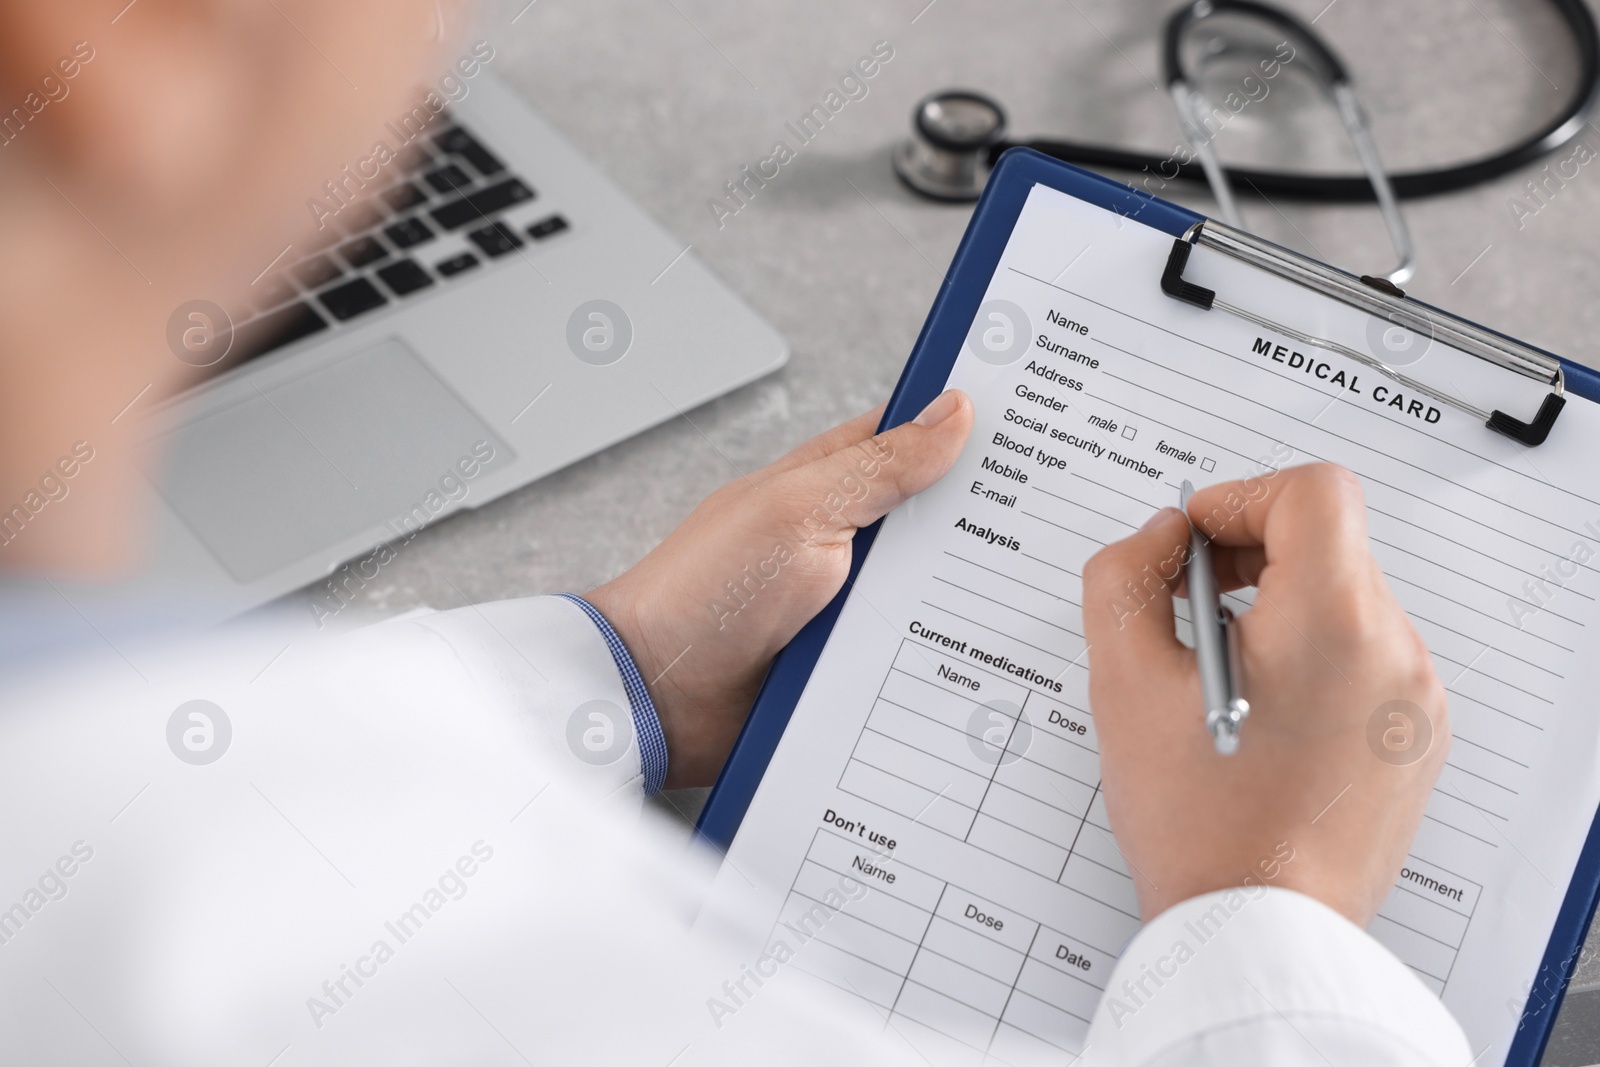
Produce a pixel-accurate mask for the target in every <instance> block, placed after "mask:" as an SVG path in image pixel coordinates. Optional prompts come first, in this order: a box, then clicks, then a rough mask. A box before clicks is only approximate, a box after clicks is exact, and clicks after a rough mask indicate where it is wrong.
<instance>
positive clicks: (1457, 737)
mask: <svg viewBox="0 0 1600 1067" xmlns="http://www.w3.org/2000/svg"><path fill="white" fill-rule="evenodd" d="M1450 736H1451V739H1452V740H1455V741H1462V742H1465V743H1466V744H1469V745H1471V746H1472V747H1473V748H1480V749H1482V750H1483V751H1485V752H1487V753H1489V755H1491V756H1499V757H1500V758H1501V759H1503V760H1505V761H1506V762H1508V763H1515V764H1516V765H1517V766H1518V767H1521V768H1522V769H1523V770H1525V771H1526V770H1531V769H1532V768H1530V767H1529V766H1528V765H1527V764H1526V763H1523V762H1522V761H1521V760H1519V759H1513V758H1512V757H1510V756H1508V755H1506V754H1505V753H1504V752H1501V751H1500V750H1499V749H1497V748H1490V747H1489V746H1488V745H1482V744H1479V743H1478V742H1476V741H1474V740H1472V739H1471V738H1470V737H1462V736H1461V735H1460V734H1458V733H1453V732H1452V733H1451V735H1450Z"/></svg>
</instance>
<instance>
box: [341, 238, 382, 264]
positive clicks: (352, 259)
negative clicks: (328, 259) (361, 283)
mask: <svg viewBox="0 0 1600 1067" xmlns="http://www.w3.org/2000/svg"><path fill="white" fill-rule="evenodd" d="M339 255H341V256H343V257H344V261H345V262H346V263H348V264H350V265H351V266H352V267H365V266H367V265H368V264H369V263H377V262H380V261H381V260H385V259H388V258H389V250H388V249H387V248H385V247H383V243H382V242H381V241H379V240H377V239H376V238H373V237H358V238H356V239H355V240H354V241H351V242H350V243H349V244H347V245H344V246H343V247H341V248H340V249H339Z"/></svg>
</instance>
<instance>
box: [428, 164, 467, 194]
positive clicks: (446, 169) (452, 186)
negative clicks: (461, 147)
mask: <svg viewBox="0 0 1600 1067" xmlns="http://www.w3.org/2000/svg"><path fill="white" fill-rule="evenodd" d="M422 180H423V181H425V182H427V183H428V184H429V185H431V186H433V187H434V188H435V189H437V190H439V192H441V193H455V192H460V191H462V190H464V189H466V188H467V187H468V186H470V185H471V184H472V179H471V178H469V177H467V172H466V171H464V170H462V169H461V168H460V167H458V166H456V165H455V164H454V163H446V164H445V165H444V166H442V167H440V168H439V169H438V170H435V171H429V172H428V173H427V174H424V175H423V176H422Z"/></svg>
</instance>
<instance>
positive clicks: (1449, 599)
mask: <svg viewBox="0 0 1600 1067" xmlns="http://www.w3.org/2000/svg"><path fill="white" fill-rule="evenodd" d="M1024 555H1026V553H1024ZM1384 577H1385V578H1388V579H1389V580H1390V581H1391V582H1404V583H1405V584H1406V585H1409V586H1411V588H1413V589H1420V590H1421V591H1422V592H1424V593H1431V594H1433V595H1434V596H1436V597H1438V598H1439V599H1440V600H1443V601H1446V602H1447V603H1450V604H1454V605H1455V606H1456V607H1458V608H1466V609H1467V610H1468V611H1472V612H1476V613H1477V614H1479V615H1482V616H1483V617H1484V618H1486V619H1490V620H1493V621H1494V622H1498V623H1502V624H1504V625H1506V626H1511V623H1509V622H1506V621H1505V620H1504V619H1502V618H1500V616H1498V615H1491V614H1489V613H1488V612H1487V611H1484V610H1483V609H1482V608H1477V607H1473V606H1472V605H1471V604H1468V603H1465V602H1464V601H1460V600H1456V599H1454V598H1453V597H1447V596H1445V595H1444V594H1443V593H1441V592H1439V591H1438V590H1437V589H1434V588H1433V587H1431V586H1426V585H1418V584H1417V583H1416V582H1413V581H1412V580H1411V579H1409V578H1406V577H1403V576H1402V575H1398V574H1390V573H1388V572H1387V571H1385V572H1384ZM1540 614H1543V615H1549V616H1550V617H1552V618H1556V619H1560V620H1561V621H1562V622H1570V623H1572V625H1574V626H1582V625H1583V623H1581V622H1579V621H1578V620H1577V619H1569V618H1567V617H1566V616H1565V615H1557V614H1556V613H1555V612H1553V611H1551V610H1550V609H1549V608H1543V609H1541V610H1540ZM1511 628H1512V629H1513V630H1516V631H1518V632H1519V633H1525V634H1527V635H1528V636H1529V637H1534V638H1538V639H1539V640H1540V641H1548V642H1549V643H1550V644H1552V645H1555V646H1556V647H1557V648H1559V649H1561V651H1563V652H1571V651H1573V650H1572V649H1570V648H1568V647H1567V646H1566V645H1563V644H1559V643H1558V642H1555V641H1551V640H1550V638H1548V637H1544V636H1542V635H1540V634H1536V633H1534V632H1533V631H1532V630H1525V629H1523V628H1522V627H1520V626H1511Z"/></svg>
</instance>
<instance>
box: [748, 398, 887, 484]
mask: <svg viewBox="0 0 1600 1067" xmlns="http://www.w3.org/2000/svg"><path fill="white" fill-rule="evenodd" d="M884 407H885V405H884V404H879V405H878V406H877V407H875V408H873V409H872V410H871V411H864V412H862V413H861V414H860V415H857V416H856V417H855V418H853V419H851V420H849V421H848V422H842V423H840V424H839V425H837V426H835V427H833V428H832V429H830V430H823V431H822V432H821V433H819V434H817V436H815V437H813V438H812V439H811V440H809V441H806V442H805V443H804V444H800V445H796V446H795V447H794V448H793V449H791V450H790V451H789V452H787V453H786V454H784V455H783V456H781V457H779V458H778V459H775V460H773V461H772V462H771V463H769V464H767V465H766V466H765V467H763V468H762V469H761V472H760V473H762V474H765V475H769V476H770V475H777V474H782V473H784V472H785V471H791V470H794V469H795V468H796V467H803V466H805V465H806V464H807V463H813V462H815V461H817V460H819V459H821V458H822V457H823V456H830V455H832V454H833V453H835V452H837V451H839V450H840V449H841V448H844V447H846V446H848V445H853V444H857V443H858V442H861V441H865V440H866V439H867V438H869V437H871V436H872V434H873V431H875V430H876V429H877V428H878V423H879V422H881V421H883V409H884Z"/></svg>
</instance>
